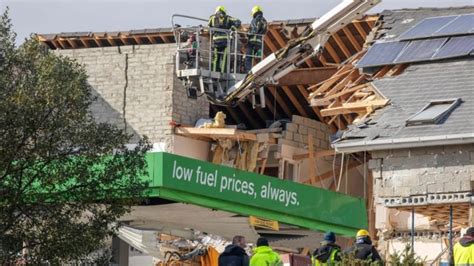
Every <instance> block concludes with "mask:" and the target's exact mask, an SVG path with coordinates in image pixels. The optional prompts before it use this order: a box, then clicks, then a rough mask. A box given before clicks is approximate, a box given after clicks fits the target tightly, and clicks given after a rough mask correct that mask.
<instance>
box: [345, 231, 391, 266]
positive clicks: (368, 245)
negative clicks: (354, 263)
mask: <svg viewBox="0 0 474 266" xmlns="http://www.w3.org/2000/svg"><path fill="white" fill-rule="evenodd" d="M344 253H345V254H353V255H354V256H355V258H356V259H360V260H371V261H372V262H374V263H377V264H379V265H380V264H383V262H382V258H381V257H380V255H379V252H378V251H377V249H375V247H374V246H373V245H372V241H371V240H370V236H369V232H367V230H365V229H361V230H359V231H358V232H357V235H356V242H355V243H354V245H353V246H352V247H350V248H349V249H347V250H345V251H344Z"/></svg>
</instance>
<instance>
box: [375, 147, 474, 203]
mask: <svg viewBox="0 0 474 266" xmlns="http://www.w3.org/2000/svg"><path fill="white" fill-rule="evenodd" d="M372 158H373V159H372V160H371V161H370V162H369V168H371V169H372V171H373V176H374V180H375V194H376V196H377V197H382V198H383V197H408V196H416V195H426V194H431V193H451V192H467V191H471V189H472V188H473V187H472V185H471V182H473V181H474V144H469V145H451V146H439V147H426V148H413V149H400V150H391V151H374V152H372Z"/></svg>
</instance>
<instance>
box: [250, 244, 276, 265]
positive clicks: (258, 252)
mask: <svg viewBox="0 0 474 266" xmlns="http://www.w3.org/2000/svg"><path fill="white" fill-rule="evenodd" d="M282 265H283V262H282V261H281V258H280V255H279V254H278V253H276V252H275V251H273V250H272V248H270V247H268V246H260V247H256V248H255V249H254V254H253V256H252V258H250V266H282Z"/></svg>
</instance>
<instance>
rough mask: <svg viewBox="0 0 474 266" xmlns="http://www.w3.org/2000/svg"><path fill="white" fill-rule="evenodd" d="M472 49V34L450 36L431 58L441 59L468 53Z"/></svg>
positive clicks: (473, 37)
mask: <svg viewBox="0 0 474 266" xmlns="http://www.w3.org/2000/svg"><path fill="white" fill-rule="evenodd" d="M473 50H474V35H470V36H462V37H452V38H451V39H450V40H449V41H448V42H447V43H446V44H445V45H443V47H441V49H439V50H438V52H437V53H436V54H435V55H434V56H433V59H443V58H451V57H458V56H466V55H469V54H470V53H471V52H472V51H473Z"/></svg>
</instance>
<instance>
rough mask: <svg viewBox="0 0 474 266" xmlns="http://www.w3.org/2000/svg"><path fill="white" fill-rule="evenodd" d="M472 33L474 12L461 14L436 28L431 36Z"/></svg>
mask: <svg viewBox="0 0 474 266" xmlns="http://www.w3.org/2000/svg"><path fill="white" fill-rule="evenodd" d="M467 33H474V14H468V15H461V16H458V17H457V18H456V19H454V20H452V21H451V22H450V23H449V24H447V25H445V26H444V27H443V28H441V29H440V30H438V31H437V32H435V33H434V34H433V36H450V35H458V34H467Z"/></svg>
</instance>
